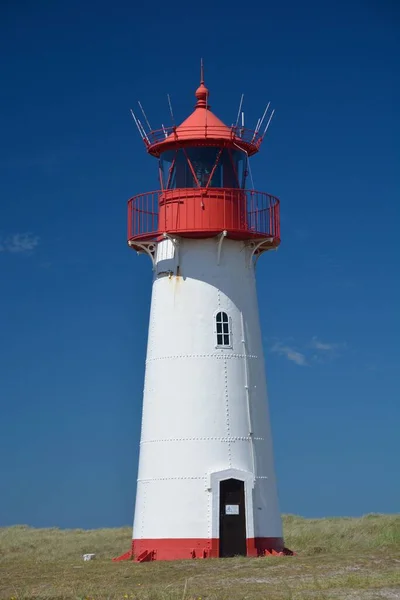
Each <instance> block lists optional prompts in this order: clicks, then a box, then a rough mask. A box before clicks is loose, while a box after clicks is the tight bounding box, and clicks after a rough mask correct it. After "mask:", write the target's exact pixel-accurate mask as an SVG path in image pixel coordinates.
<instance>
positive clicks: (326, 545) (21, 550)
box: [0, 515, 400, 600]
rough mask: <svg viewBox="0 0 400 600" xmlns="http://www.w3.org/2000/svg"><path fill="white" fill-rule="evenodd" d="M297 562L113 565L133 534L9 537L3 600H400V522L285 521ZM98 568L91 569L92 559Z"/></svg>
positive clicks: (24, 532)
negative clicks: (88, 554) (86, 556)
mask: <svg viewBox="0 0 400 600" xmlns="http://www.w3.org/2000/svg"><path fill="white" fill-rule="evenodd" d="M284 529H285V542H286V545H287V546H288V547H289V548H292V549H294V550H295V551H296V552H297V553H298V554H297V556H295V557H284V558H281V557H267V558H258V559H248V558H233V559H223V560H221V559H207V560H188V561H180V562H157V561H155V562H153V563H146V564H136V563H132V562H121V563H113V562H111V558H112V557H114V556H118V555H120V554H121V553H122V552H124V551H126V550H128V549H129V547H130V538H131V530H130V528H122V529H98V530H92V531H83V530H79V529H76V530H60V529H33V528H31V527H27V526H15V527H8V528H3V529H0V599H1V600H3V599H7V600H11V598H13V599H16V600H23V599H28V598H37V599H40V600H45V599H50V598H52V599H53V598H59V599H61V598H67V599H75V600H78V599H93V600H103V599H104V600H105V599H121V600H122V599H129V600H133V599H137V600H200V599H201V600H244V599H248V600H261V599H268V600H278V599H279V600H289V599H291V600H311V599H313V600H322V599H324V600H325V599H328V598H335V599H337V600H341V599H346V600H347V599H350V600H357V599H359V598H360V599H365V600H374V599H375V598H376V599H378V598H379V599H383V598H386V599H388V600H389V599H390V600H394V599H396V598H399V599H400V516H399V515H393V516H392V515H366V516H364V517H362V518H359V519H353V518H333V519H303V518H301V517H296V516H292V515H287V516H285V517H284ZM86 552H95V553H96V559H95V560H93V561H90V562H83V559H82V554H84V553H86Z"/></svg>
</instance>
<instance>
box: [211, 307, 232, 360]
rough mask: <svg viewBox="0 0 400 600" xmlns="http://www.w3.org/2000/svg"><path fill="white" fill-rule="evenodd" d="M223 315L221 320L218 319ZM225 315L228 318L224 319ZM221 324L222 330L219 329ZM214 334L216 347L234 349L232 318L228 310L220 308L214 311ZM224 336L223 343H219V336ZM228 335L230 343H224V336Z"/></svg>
mask: <svg viewBox="0 0 400 600" xmlns="http://www.w3.org/2000/svg"><path fill="white" fill-rule="evenodd" d="M219 315H221V321H218V316H219ZM224 316H225V317H226V319H227V320H224ZM219 325H220V326H221V330H220V331H219V327H218V326H219ZM224 325H226V326H227V327H226V328H227V332H226V331H224V329H225V328H224ZM214 336H215V338H214V339H215V348H218V349H221V350H224V349H232V319H231V317H230V316H229V314H228V313H227V311H226V310H223V309H221V308H219V309H218V310H216V311H215V312H214ZM220 336H221V337H222V343H221V344H219V343H218V338H219V337H220ZM226 336H228V344H225V343H224V337H226Z"/></svg>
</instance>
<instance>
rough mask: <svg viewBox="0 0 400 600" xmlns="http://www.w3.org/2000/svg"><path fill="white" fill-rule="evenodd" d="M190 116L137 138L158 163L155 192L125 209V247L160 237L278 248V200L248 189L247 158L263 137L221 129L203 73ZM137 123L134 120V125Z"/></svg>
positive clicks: (141, 246)
mask: <svg viewBox="0 0 400 600" xmlns="http://www.w3.org/2000/svg"><path fill="white" fill-rule="evenodd" d="M195 95H196V99H197V102H196V105H195V109H194V111H193V113H192V114H191V115H190V116H189V117H188V118H187V119H186V120H185V121H184V122H183V123H182V124H181V125H179V126H177V127H176V126H172V127H168V128H166V127H162V129H160V130H152V131H150V132H145V130H144V128H143V127H142V126H141V123H140V121H139V125H138V127H139V131H140V132H141V134H142V139H143V141H144V143H145V145H146V148H147V151H148V153H149V154H151V155H152V156H155V157H156V158H158V159H159V177H160V188H161V189H160V190H159V191H155V192H149V193H145V194H139V195H138V196H134V197H133V198H131V199H130V200H129V202H128V243H129V245H130V246H131V247H132V248H134V249H135V250H138V251H141V250H144V249H145V248H146V247H147V246H148V245H149V244H150V245H151V244H152V243H153V242H154V241H156V240H157V239H160V237H162V236H163V235H164V234H168V235H174V236H180V237H189V238H207V237H213V236H216V235H219V234H221V233H222V232H223V233H224V235H225V236H226V237H228V238H231V239H235V240H253V241H254V242H256V243H257V252H262V251H264V250H268V249H271V248H276V247H277V246H278V245H279V243H280V231H279V200H278V198H275V197H274V196H271V195H269V194H267V193H265V192H259V191H256V190H254V189H246V181H247V176H248V162H249V157H250V156H252V155H254V154H256V152H258V150H259V148H260V145H261V143H262V140H263V137H264V134H265V132H264V134H261V133H260V131H259V129H260V127H259V126H258V127H257V128H256V129H255V130H249V129H245V128H244V127H243V126H241V125H239V124H238V123H237V124H236V125H232V126H231V127H228V126H227V125H225V124H224V123H223V122H222V121H221V120H220V119H219V118H218V117H217V116H216V115H214V113H213V112H211V109H210V105H209V102H208V99H209V91H208V89H207V88H206V86H205V85H204V80H203V72H202V77H201V81H200V86H199V88H198V89H197V90H196V94H195ZM135 120H136V118H135Z"/></svg>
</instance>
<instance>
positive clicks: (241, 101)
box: [235, 94, 244, 127]
mask: <svg viewBox="0 0 400 600" xmlns="http://www.w3.org/2000/svg"><path fill="white" fill-rule="evenodd" d="M243 98H244V94H242V97H241V98H240V104H239V110H238V114H237V117H236V125H235V127H237V126H238V124H239V117H240V111H241V110H242V104H243Z"/></svg>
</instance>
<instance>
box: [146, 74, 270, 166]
mask: <svg viewBox="0 0 400 600" xmlns="http://www.w3.org/2000/svg"><path fill="white" fill-rule="evenodd" d="M195 96H196V98H197V102H196V106H195V109H194V111H193V112H192V114H191V115H190V116H189V117H188V118H187V119H186V120H185V121H183V123H181V124H180V125H178V127H169V128H168V129H167V128H164V127H163V129H161V130H158V131H151V132H150V133H149V134H148V140H147V150H148V152H149V153H150V154H152V155H153V156H160V154H161V153H162V152H165V151H166V150H170V149H174V148H179V147H182V146H191V145H193V146H220V145H224V146H232V147H236V148H237V147H239V148H241V149H242V150H244V151H245V152H247V153H248V154H249V155H251V154H255V153H256V152H257V151H258V148H259V145H260V143H261V136H260V135H259V134H254V131H250V130H246V129H244V128H242V127H237V126H234V125H232V126H231V127H228V126H227V125H225V123H223V122H222V121H221V120H220V119H219V118H218V117H217V116H216V115H215V114H214V113H213V112H211V110H210V105H209V104H208V98H209V91H208V89H207V87H206V86H205V85H204V81H203V79H202V80H201V81H200V86H199V87H198V88H197V90H196V93H195Z"/></svg>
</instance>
